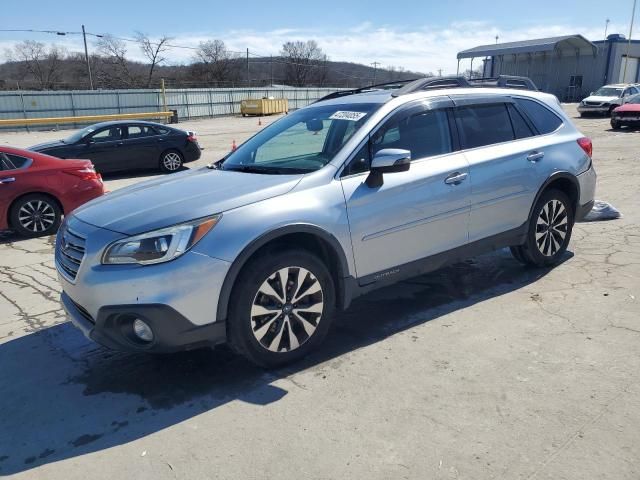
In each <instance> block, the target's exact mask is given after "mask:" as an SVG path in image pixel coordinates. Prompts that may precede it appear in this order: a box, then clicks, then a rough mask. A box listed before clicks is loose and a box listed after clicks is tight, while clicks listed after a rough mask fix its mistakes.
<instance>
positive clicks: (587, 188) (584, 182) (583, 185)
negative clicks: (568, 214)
mask: <svg viewBox="0 0 640 480" xmlns="http://www.w3.org/2000/svg"><path fill="white" fill-rule="evenodd" d="M576 178H577V179H578V184H579V185H580V198H579V199H578V205H577V208H576V215H575V221H576V222H579V221H580V220H582V219H583V218H584V217H585V215H586V214H587V213H589V212H590V211H591V209H592V208H593V203H594V200H595V194H596V180H597V178H598V177H597V175H596V171H595V169H594V168H593V164H592V165H591V167H589V170H587V171H586V172H583V173H581V174H580V175H578V176H577V177H576Z"/></svg>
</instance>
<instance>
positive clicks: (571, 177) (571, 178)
mask: <svg viewBox="0 0 640 480" xmlns="http://www.w3.org/2000/svg"><path fill="white" fill-rule="evenodd" d="M560 179H566V180H569V181H570V182H571V183H572V184H573V186H574V187H576V191H577V192H578V195H577V196H576V201H575V205H573V214H574V216H575V215H576V214H577V212H578V208H579V205H578V204H579V203H580V183H579V182H578V179H577V178H576V176H575V175H572V174H571V173H569V172H566V171H559V172H553V173H552V174H551V176H550V177H549V178H547V179H546V180H545V182H544V183H543V184H542V186H541V187H540V188H539V189H538V193H537V194H536V198H534V200H533V203H532V204H531V208H530V209H529V216H528V217H527V226H528V225H529V223H530V222H531V216H532V215H533V208H534V207H535V206H536V204H537V203H538V200H539V199H540V196H541V195H542V193H543V192H544V191H545V190H546V189H547V187H548V186H549V185H550V184H551V183H553V182H555V181H556V180H560Z"/></svg>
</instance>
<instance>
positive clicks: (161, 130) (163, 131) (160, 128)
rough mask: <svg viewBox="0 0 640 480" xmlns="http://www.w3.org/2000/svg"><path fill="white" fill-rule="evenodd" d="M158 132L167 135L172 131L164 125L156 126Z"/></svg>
mask: <svg viewBox="0 0 640 480" xmlns="http://www.w3.org/2000/svg"><path fill="white" fill-rule="evenodd" d="M154 129H155V131H156V132H158V133H159V134H160V135H166V134H167V133H169V132H170V130H169V129H168V128H164V127H155V128H154Z"/></svg>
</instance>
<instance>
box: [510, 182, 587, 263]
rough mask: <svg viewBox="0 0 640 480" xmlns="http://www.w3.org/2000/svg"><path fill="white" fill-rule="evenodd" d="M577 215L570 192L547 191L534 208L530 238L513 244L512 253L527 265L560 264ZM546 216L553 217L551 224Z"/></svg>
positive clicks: (530, 222) (529, 231) (528, 233)
mask: <svg viewBox="0 0 640 480" xmlns="http://www.w3.org/2000/svg"><path fill="white" fill-rule="evenodd" d="M545 209H546V210H545ZM554 210H555V211H554ZM574 215H575V213H574V211H573V205H572V204H571V202H570V201H569V197H567V195H565V194H564V193H563V192H561V191H560V190H554V189H551V190H547V191H545V192H544V193H543V194H542V195H541V196H540V198H539V199H538V201H537V202H536V205H535V207H534V208H533V212H532V214H531V220H530V221H529V228H528V232H527V240H526V241H525V243H524V244H523V245H517V246H513V247H511V253H512V254H513V256H514V257H515V258H516V260H518V261H520V262H522V263H524V264H526V265H533V266H535V267H550V266H553V265H557V264H558V263H559V262H560V260H561V259H562V256H563V255H564V253H565V252H566V250H567V247H568V245H569V241H570V240H571V232H572V230H573V223H574ZM545 217H548V218H550V219H551V226H552V227H551V228H549V227H547V225H545V222H546V221H547V219H548V218H545Z"/></svg>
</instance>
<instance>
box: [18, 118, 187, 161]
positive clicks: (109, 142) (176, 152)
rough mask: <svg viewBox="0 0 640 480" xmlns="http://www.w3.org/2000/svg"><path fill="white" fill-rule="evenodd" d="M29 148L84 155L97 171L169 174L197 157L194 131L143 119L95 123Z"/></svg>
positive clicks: (53, 154) (64, 156)
mask: <svg viewBox="0 0 640 480" xmlns="http://www.w3.org/2000/svg"><path fill="white" fill-rule="evenodd" d="M29 150H32V151H34V152H40V153H46V154H47V155H52V156H54V157H59V158H87V159H89V160H91V161H92V162H93V164H94V165H95V167H96V170H97V171H98V172H100V173H109V172H119V171H125V170H137V169H149V168H159V169H160V170H162V171H163V172H166V173H172V172H176V171H178V170H180V168H182V165H183V164H184V163H186V162H192V161H194V160H197V159H199V158H200V145H198V140H197V138H196V136H195V134H194V133H193V132H185V131H183V130H178V129H177V128H172V127H168V126H166V125H162V124H159V123H153V122H142V121H114V122H103V123H96V124H95V125H90V126H88V127H85V128H83V129H82V130H78V131H77V132H75V133H74V134H73V135H71V136H69V137H68V138H65V139H64V140H58V141H55V142H47V143H41V144H39V145H34V146H32V147H29Z"/></svg>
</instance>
